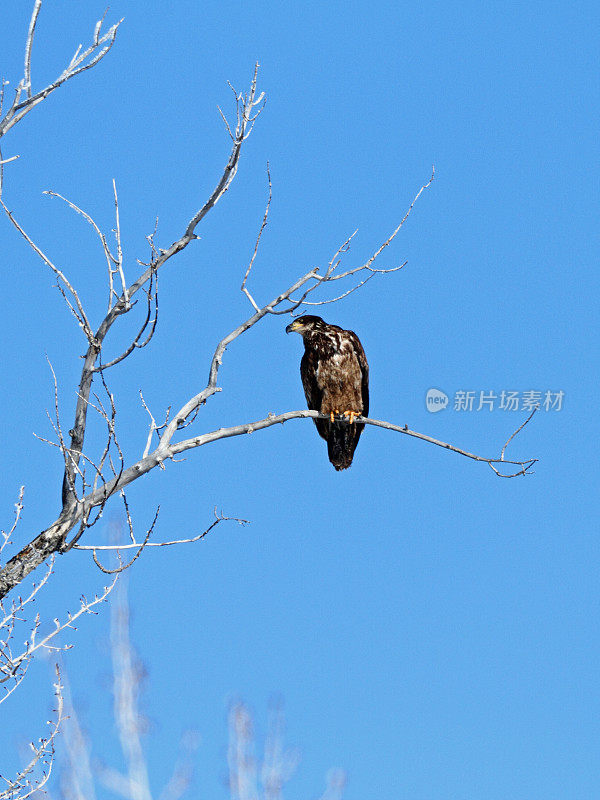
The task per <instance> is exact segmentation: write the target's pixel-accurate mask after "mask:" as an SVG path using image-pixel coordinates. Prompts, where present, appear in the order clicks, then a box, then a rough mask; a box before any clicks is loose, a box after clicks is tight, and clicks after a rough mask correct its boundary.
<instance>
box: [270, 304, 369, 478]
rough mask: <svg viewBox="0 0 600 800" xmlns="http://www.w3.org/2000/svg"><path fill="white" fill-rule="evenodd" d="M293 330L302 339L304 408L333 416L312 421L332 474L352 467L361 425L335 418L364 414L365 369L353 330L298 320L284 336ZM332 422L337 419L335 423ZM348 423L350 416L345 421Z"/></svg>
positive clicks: (366, 403) (317, 320) (366, 410)
mask: <svg viewBox="0 0 600 800" xmlns="http://www.w3.org/2000/svg"><path fill="white" fill-rule="evenodd" d="M292 331H296V332H298V333H299V334H301V336H302V338H303V340H304V355H303V356H302V361H301V362H300V375H301V377H302V386H303V387H304V394H305V395H306V402H307V404H308V407H309V408H310V409H313V410H314V411H320V412H321V413H322V414H328V415H333V417H332V421H328V420H324V419H316V420H314V423H315V425H316V426H317V430H318V431H319V434H320V435H321V436H322V437H323V439H325V441H326V442H327V453H328V455H329V460H330V461H331V463H332V464H333V466H334V467H335V468H336V469H337V470H341V469H347V468H348V467H349V466H350V464H352V458H353V456H354V451H355V450H356V445H357V444H358V440H359V439H360V435H361V433H362V431H363V428H364V427H365V426H364V423H363V424H361V423H354V422H351V423H348V422H346V421H344V420H343V419H341V418H339V417H340V415H343V414H345V415H346V416H349V414H350V412H352V413H353V414H354V415H359V414H360V415H363V416H365V417H366V416H368V414H369V365H368V364H367V358H366V356H365V351H364V350H363V347H362V345H361V343H360V340H359V338H358V336H357V335H356V334H355V333H354V331H345V330H343V328H339V327H338V326H337V325H328V324H327V323H326V322H324V321H323V320H322V319H321V317H315V316H312V315H306V316H303V317H298V318H297V319H296V320H294V322H292V323H291V324H290V325H288V326H287V328H286V332H287V333H291V332H292ZM335 417H338V419H335ZM349 419H350V420H352V417H351V416H350V417H349Z"/></svg>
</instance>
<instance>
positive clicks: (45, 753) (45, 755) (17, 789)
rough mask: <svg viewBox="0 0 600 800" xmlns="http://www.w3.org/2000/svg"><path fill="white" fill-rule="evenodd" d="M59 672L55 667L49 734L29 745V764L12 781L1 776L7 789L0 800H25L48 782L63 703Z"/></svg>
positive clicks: (2, 792)
mask: <svg viewBox="0 0 600 800" xmlns="http://www.w3.org/2000/svg"><path fill="white" fill-rule="evenodd" d="M62 689H63V687H62V684H61V680H60V671H59V669H58V664H57V665H56V683H55V684H54V694H55V696H56V704H57V705H56V709H55V714H56V717H55V719H54V720H50V721H49V722H48V726H49V728H50V733H49V734H48V736H46V737H42V738H41V739H38V742H37V744H34V743H33V742H31V743H30V745H29V746H30V748H31V751H32V753H33V755H32V758H31V760H30V761H29V763H28V764H27V765H26V766H25V767H24V768H23V769H22V770H21V771H20V772H19V773H18V774H17V776H16V777H15V778H14V779H12V780H11V779H10V778H6V777H4V776H2V778H1V780H3V781H4V782H5V784H6V785H7V788H6V789H4V790H2V791H0V800H27V798H28V797H31V795H32V794H34V792H39V791H40V790H41V789H42V788H43V787H44V786H45V785H46V783H47V782H48V779H49V778H50V774H51V772H52V765H53V763H54V752H55V747H54V740H55V738H56V735H57V733H58V731H59V729H60V727H61V724H62V722H63V710H64V701H63V695H62Z"/></svg>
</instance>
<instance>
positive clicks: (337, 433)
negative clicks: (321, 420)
mask: <svg viewBox="0 0 600 800" xmlns="http://www.w3.org/2000/svg"><path fill="white" fill-rule="evenodd" d="M329 425H330V427H329V436H328V438H327V455H328V456H329V460H330V461H331V463H332V464H333V466H334V467H335V468H336V469H337V470H342V469H348V467H349V466H350V465H351V464H352V459H353V457H354V451H355V449H356V445H357V444H358V437H359V436H360V432H359V431H357V430H356V428H357V426H356V425H348V424H347V423H345V422H333V423H330V424H329Z"/></svg>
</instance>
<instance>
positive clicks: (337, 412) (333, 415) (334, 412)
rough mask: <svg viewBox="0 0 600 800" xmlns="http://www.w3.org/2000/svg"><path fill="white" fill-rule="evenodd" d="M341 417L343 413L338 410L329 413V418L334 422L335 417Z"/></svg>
mask: <svg viewBox="0 0 600 800" xmlns="http://www.w3.org/2000/svg"><path fill="white" fill-rule="evenodd" d="M340 415H341V412H340V410H339V409H337V408H336V409H335V411H330V412H329V417H330V419H331V421H332V422H333V421H334V419H335V417H339V416H340Z"/></svg>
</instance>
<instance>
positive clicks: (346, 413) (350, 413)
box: [343, 411, 360, 425]
mask: <svg viewBox="0 0 600 800" xmlns="http://www.w3.org/2000/svg"><path fill="white" fill-rule="evenodd" d="M343 416H344V417H349V420H348V422H349V423H350V425H352V423H353V422H354V417H359V416H360V414H358V413H357V412H356V411H344V414H343Z"/></svg>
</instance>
